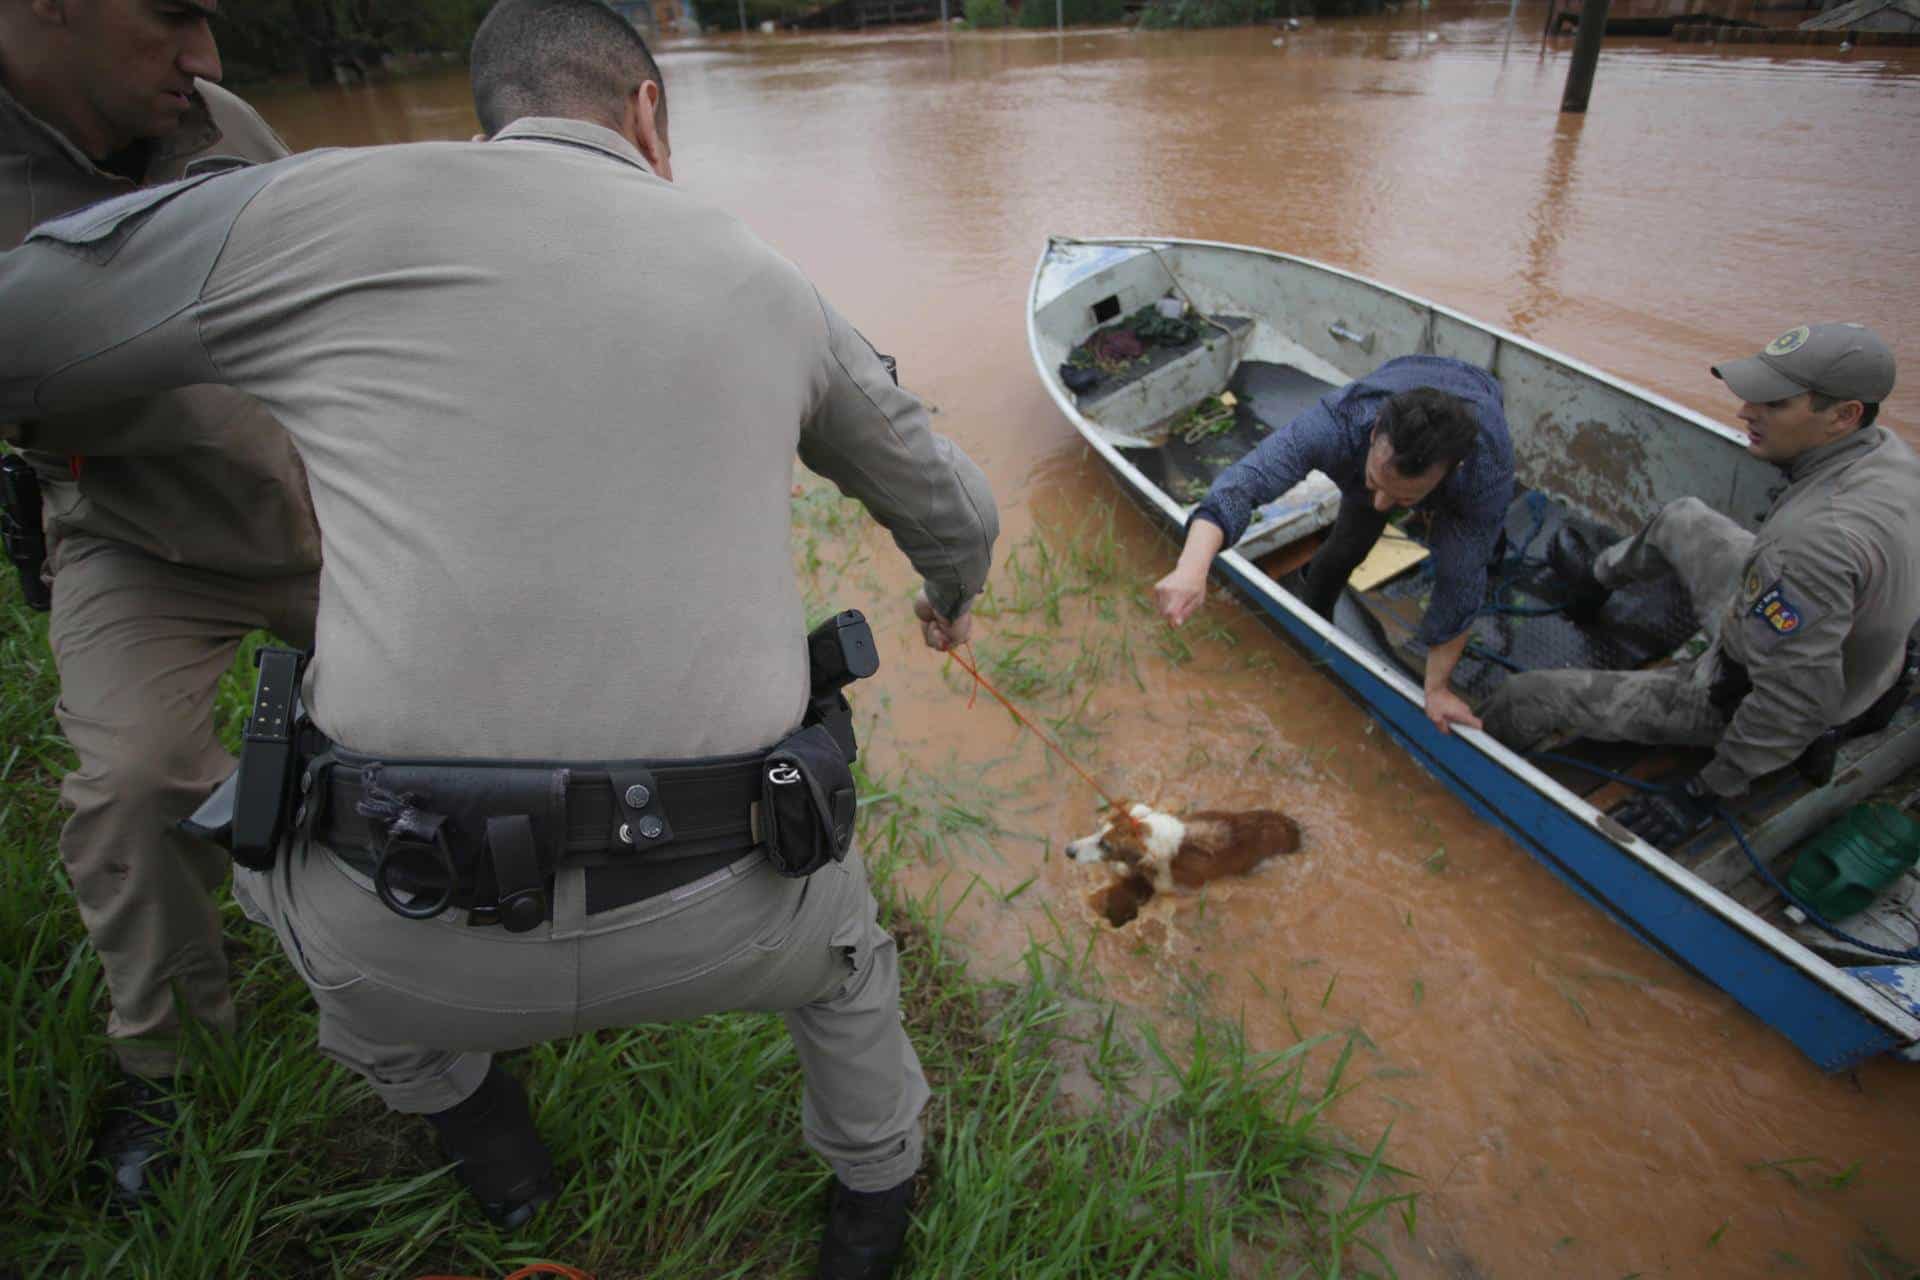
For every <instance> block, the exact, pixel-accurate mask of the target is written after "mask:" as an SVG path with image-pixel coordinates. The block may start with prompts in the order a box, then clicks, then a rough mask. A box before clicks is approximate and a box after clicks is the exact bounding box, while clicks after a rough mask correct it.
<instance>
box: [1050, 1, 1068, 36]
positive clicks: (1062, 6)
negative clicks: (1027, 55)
mask: <svg viewBox="0 0 1920 1280" xmlns="http://www.w3.org/2000/svg"><path fill="white" fill-rule="evenodd" d="M1053 29H1054V32H1055V33H1056V34H1059V35H1065V34H1066V30H1067V0H1053Z"/></svg>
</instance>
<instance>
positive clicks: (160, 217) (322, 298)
mask: <svg viewBox="0 0 1920 1280" xmlns="http://www.w3.org/2000/svg"><path fill="white" fill-rule="evenodd" d="M472 74H473V79H474V90H475V99H476V105H477V108H478V114H479V117H480V121H481V124H482V126H483V128H484V129H485V130H486V131H487V133H488V134H489V135H490V140H488V141H480V142H467V143H413V144H409V145H407V146H405V147H369V148H356V149H353V150H342V151H332V152H319V153H310V154H308V155H305V156H299V157H294V158H292V159H289V160H285V161H281V162H280V163H278V164H273V165H265V166H259V167H257V168H252V169H245V170H238V171H235V172H232V173H226V174H218V175H211V176H206V177H202V178H198V179H193V180H189V182H188V183H185V184H181V185H179V186H176V187H173V188H169V189H163V190H160V191H156V192H152V193H147V194H145V195H142V196H137V197H130V198H128V199H126V200H123V201H121V202H118V203H117V204H113V205H108V206H105V207H103V208H101V209H97V210H93V211H90V212H89V213H87V214H85V215H83V216H79V217H75V218H69V219H63V220H60V221H57V222H54V223H50V224H46V225H43V226H41V227H39V228H37V229H36V230H35V231H34V233H33V234H32V235H31V236H30V237H29V239H28V240H27V242H26V244H25V245H24V246H23V247H21V248H19V249H16V250H14V251H13V252H11V253H7V254H0V415H5V414H9V413H20V412H24V411H27V410H29V409H32V410H34V411H36V412H39V411H45V412H54V411H65V410H77V409H80V408H83V407H85V406H88V405H92V404H96V403H99V402H102V401H104V400H108V399H111V398H114V397H117V396H123V395H126V394H128V393H130V392H141V391H150V390H156V389H159V388H161V387H166V386H171V385H175V384H177V383H181V382H198V381H207V382H222V383H227V384H229V385H233V386H237V387H239V388H242V389H245V390H248V391H251V392H254V393H256V394H258V395H260V396H261V398H262V399H263V400H265V401H266V402H267V403H268V404H269V405H270V406H271V407H272V408H273V409H274V411H275V413H276V414H277V416H278V417H279V418H280V420H281V421H282V422H283V423H284V424H285V426H286V430H287V431H288V433H289V434H290V435H291V436H292V437H293V440H294V442H295V444H296V446H297V447H298V449H299V451H300V453H301V455H302V457H303V458H304V459H305V461H306V464H307V467H308V472H309V475H310V478H311V482H312V489H313V494H314V500H315V508H316V510H317V512H318V515H319V519H320V528H321V530H322V533H323V535H324V537H325V540H326V559H325V563H324V565H323V568H322V571H321V572H322V590H321V593H320V611H319V625H318V640H317V643H316V646H315V653H314V657H313V659H312V662H311V664H310V666H309V667H308V670H307V678H306V705H307V708H308V709H309V711H310V713H311V718H312V730H311V731H310V733H306V734H302V735H301V736H300V742H299V746H300V749H301V752H300V753H301V756H302V758H303V763H304V768H303V769H301V770H299V771H297V779H298V783H297V786H298V789H299V792H300V795H301V797H302V800H301V806H300V809H299V811H298V812H297V813H295V814H294V815H293V818H292V821H293V824H294V826H293V835H292V837H291V839H290V840H289V841H288V842H287V843H286V844H285V845H284V846H283V847H282V848H281V849H280V850H279V853H278V857H277V860H276V861H275V862H274V863H273V865H272V866H271V868H270V869H268V870H265V871H260V872H254V871H245V872H242V873H240V874H238V875H237V876H236V881H235V884H236V893H237V896H240V897H241V899H242V905H243V907H245V908H247V909H248V911H249V913H250V914H252V915H253V916H255V918H257V919H260V920H262V921H264V922H267V923H269V924H270V925H271V926H272V927H273V928H274V930H275V931H276V933H277V934H278V936H279V939H280V941H281V944H282V948H283V950H284V951H285V952H286V955H287V957H288V960H289V961H290V962H291V963H292V964H293V965H294V966H295V967H296V968H297V969H298V970H299V971H300V973H301V974H302V976H303V977H304V978H305V979H306V981H307V983H308V985H309V987H310V988H311V989H312V992H313V995H314V998H315V1001H316V1003H317V1004H318V1006H319V1012H320V1023H319V1038H320V1047H321V1049H322V1051H323V1052H325V1053H327V1054H328V1055H329V1056H331V1057H334V1058H336V1059H338V1060H339V1061H341V1062H343V1063H345V1064H346V1065H347V1066H349V1067H351V1068H352V1069H353V1070H355V1071H356V1072H358V1073H360V1074H361V1075H362V1076H364V1077H365V1078H366V1079H367V1080H368V1081H369V1083H370V1084H371V1085H372V1087H373V1089H374V1090H375V1092H377V1093H378V1094H379V1095H380V1097H381V1098H382V1100H383V1101H385V1102H386V1103H387V1105H388V1106H389V1107H390V1108H391V1109H393V1110H395V1111H400V1112H406V1113H414V1114H422V1115H425V1116H427V1117H428V1118H429V1119H430V1120H431V1121H432V1124H433V1127H434V1128H435V1130H436V1131H437V1133H438V1136H439V1138H440V1141H441V1143H442V1147H443V1150H444V1151H445V1152H446V1154H447V1156H448V1158H449V1159H450V1160H453V1161H456V1162H458V1163H459V1164H460V1174H461V1177H462V1178H463V1179H464V1180H465V1182H466V1184H467V1185H468V1187H469V1188H470V1189H471V1190H472V1191H473V1193H474V1194H475V1196H476V1197H477V1198H478V1199H479V1200H480V1201H481V1203H482V1205H483V1206H484V1207H485V1208H486V1210H487V1212H488V1213H489V1215H490V1216H492V1217H493V1218H495V1219H496V1220H497V1221H499V1222H502V1223H505V1224H507V1225H510V1226H511V1225H516V1224H518V1223H520V1222H522V1221H524V1220H525V1219H526V1218H527V1216H528V1215H529V1214H530V1213H531V1212H532V1211H533V1209H534V1208H535V1207H536V1206H537V1205H538V1204H539V1203H541V1202H542V1201H543V1200H545V1199H547V1198H550V1197H551V1196H552V1195H553V1194H554V1185H553V1171H552V1164H551V1160H550V1159H549V1157H548V1155H547V1153H546V1150H545V1148H544V1146H543V1145H542V1143H541V1142H540V1140H539V1137H538V1134H537V1133H536V1132H535V1131H534V1128H533V1124H532V1119H531V1116H530V1113H529V1105H528V1100H527V1097H526V1095H525V1093H524V1091H523V1090H522V1089H521V1087H520V1086H519V1085H518V1084H517V1083H516V1082H515V1081H514V1080H513V1079H512V1077H510V1076H508V1075H506V1074H505V1073H504V1072H502V1071H501V1070H500V1069H499V1068H498V1066H497V1065H494V1064H493V1061H492V1051H495V1050H501V1049H509V1048H513V1047H516V1046H520V1045H525V1044H529V1043H533V1042H537V1041H540V1040H544V1039H550V1038H553V1037H558V1036H567V1035H573V1034H577V1033H580V1032H583V1031H590V1030H593V1029H595V1028H600V1027H609V1026H623V1025H630V1024H633V1023H637V1022H643V1021H659V1020H664V1019H670V1018H684V1017H693V1016H697V1015H699V1014H703V1013H707V1012H710V1011H715V1010H721V1009H752V1010H765V1011H777V1012H780V1013H782V1014H783V1016H784V1017H785V1020H786V1023H787V1026H788V1028H789V1030H790V1032H791V1034H792V1037H793V1040H794V1043H795V1047H796V1050H797V1056H798V1062H799V1067H800V1069H801V1071H802V1073H803V1074H804V1077H805V1093H804V1108H803V1133H804V1136H805V1138H806V1140H807V1142H808V1144H809V1145H810V1146H811V1147H812V1148H813V1149H814V1150H815V1151H816V1152H817V1153H819V1154H820V1155H821V1156H822V1157H823V1158H824V1159H825V1160H826V1161H827V1163H828V1164H829V1165H830V1166H831V1167H832V1169H833V1172H834V1174H835V1177H834V1179H833V1181H832V1184H831V1186H832V1203H831V1209H830V1212H829V1215H828V1230H827V1234H826V1236H825V1238H824V1241H823V1245H822V1264H821V1265H822V1273H823V1274H827V1275H833V1276H842V1275H845V1276H872V1277H877V1276H882V1275H885V1274H888V1273H890V1271H891V1269H892V1266H893V1258H894V1256H895V1255H896V1254H897V1253H898V1251H899V1249H900V1246H901V1243H902V1241H903V1239H904V1236H905V1233H906V1226H907V1216H906V1215H907V1208H908V1197H909V1194H910V1186H911V1180H912V1177H913V1174H914V1171H915V1169H916V1168H917V1167H918V1165H919V1162H920V1153H921V1134H920V1129H919V1115H920V1112H921V1109H922V1107H923V1106H924V1104H925V1102H926V1101H927V1097H928V1089H927V1084H926V1081H925V1079H924V1077H923V1076H922V1074H921V1071H920V1066H919V1063H918V1061H917V1059H916V1057H915V1055H914V1051H913V1047H912V1045H911V1044H910V1043H909V1042H908V1040H907V1037H906V1034H905V1031H904V1028H903V1027H902V1025H901V1019H900V1012H899V983H898V971H897V964H896V957H895V951H894V944H893V942H892V940H891V939H890V938H889V937H888V936H887V934H886V933H885V932H884V931H883V930H882V929H881V928H880V927H879V925H878V923H877V922H876V912H875V904H874V900H873V897H872V895H871V893H870V892H869V890H868V887H867V881H866V875H865V872H864V869H863V868H862V865H861V862H860V859H859V855H858V853H857V852H853V853H847V852H846V846H845V843H844V840H845V838H846V837H847V836H848V835H849V834H850V831H851V824H852V799H853V797H852V792H851V790H850V788H851V786H852V777H851V774H850V772H847V771H846V761H845V760H844V759H840V760H839V769H840V770H841V775H840V776H839V777H834V776H833V775H832V774H831V773H830V771H829V768H828V766H829V764H830V763H831V762H829V761H826V760H825V759H823V757H822V755H821V754H820V752H819V747H820V741H819V738H818V737H817V736H816V737H814V738H813V739H812V740H811V741H810V742H809V740H808V730H806V729H801V728H798V726H800V725H801V724H802V721H803V719H805V718H806V712H807V709H808V707H809V704H810V695H809V680H808V665H809V664H808V646H807V645H806V644H805V643H804V640H803V623H804V617H803V612H802V604H801V599H800V593H799V589H798V586H797V584H796V582H795V579H794V571H793V565H792V555H791V551H790V545H789V544H790V532H791V530H790V525H791V503H790V497H789V489H790V485H791V481H792V469H793V459H794V455H795V452H796V450H797V452H798V454H799V457H800V460H801V461H802V462H803V463H804V464H806V465H807V466H808V467H810V468H811V469H812V470H814V471H816V472H818V473H820V474H822V475H824V476H826V477H828V478H829V479H831V480H832V481H833V482H834V483H836V484H837V485H838V486H839V487H840V488H841V489H842V490H843V491H844V492H846V493H848V494H851V495H852V496H854V497H856V498H858V499H859V500H861V501H862V502H863V503H864V504H865V505H866V507H867V508H868V510H869V511H870V512H871V513H872V514H873V515H874V516H875V518H876V519H878V520H879V521H880V522H881V523H882V524H883V525H884V526H885V527H886V528H887V529H888V530H889V531H890V532H891V533H892V535H893V537H894V540H895V542H896V544H897V545H898V546H899V547H900V548H901V550H902V551H903V552H904V553H905V555H906V557H907V558H908V560H909V561H910V562H911V563H912V565H913V567H914V568H915V570H916V571H917V572H918V574H919V576H920V578H921V580H922V583H923V594H922V596H921V598H920V600H919V602H918V603H917V605H916V608H915V612H916V613H917V614H918V615H919V617H920V620H921V623H922V626H923V629H924V634H925V636H926V639H927V642H928V643H929V644H930V645H932V646H933V647H935V648H945V647H947V646H949V645H951V644H953V643H957V642H958V641H959V640H962V639H964V638H965V636H966V634H967V632H968V630H969V628H970V618H969V615H968V613H967V610H968V606H969V603H970V602H971V600H972V599H973V597H974V596H975V595H976V594H977V593H978V592H979V591H980V589H981V587H982V585H983V583H984V579H985V575H986V573H987V569H988V565H989V561H990V557H991V549H992V544H993V541H994V539H995V537H996V535H997V531H998V520H997V515H996V512H995V507H994V503H993V498H992V495H991V493H990V492H989V490H988V488H987V485H986V481H985V478H984V476H982V474H981V473H980V471H979V469H978V468H977V467H976V466H974V465H973V463H972V462H970V461H969V460H968V459H967V458H966V457H965V455H963V454H962V453H961V452H960V451H959V450H958V449H956V448H955V447H954V446H953V445H952V444H951V443H949V442H948V441H946V440H944V439H942V438H940V437H938V436H936V435H934V434H933V432H932V431H931V430H930V429H929V420H928V415H927V413H926V410H925V408H924V407H923V406H922V405H921V404H920V402H919V401H918V400H916V399H915V398H914V397H913V396H911V395H910V394H908V393H907V392H905V391H903V390H901V389H900V388H899V387H898V386H897V385H896V384H895V382H894V381H893V380H892V378H891V377H890V376H889V373H888V369H887V367H886V365H885V363H884V362H883V361H882V359H881V358H880V357H879V356H878V355H876V354H875V352H874V350H873V348H872V347H871V346H869V345H868V343H867V342H866V341H865V339H863V338H862V337H861V336H860V335H859V333H857V332H856V331H855V330H854V329H853V328H852V327H851V326H850V325H849V324H848V323H847V322H846V321H845V320H844V319H843V318H841V316H840V315H839V314H838V313H837V312H836V311H834V310H833V308H832V307H830V306H829V305H827V303H826V302H825V301H824V300H823V299H822V298H821V297H820V296H819V294H818V293H817V292H816V291H815V290H814V288H813V287H812V285H810V284H809V283H808V282H807V280H806V278H805V277H804V276H802V275H801V274H800V272H799V271H798V270H796V269H795V268H794V267H793V265H792V264H790V263H788V262H787V261H785V260H784V259H783V258H781V257H780V256H779V255H778V254H776V253H774V252H773V251H772V250H771V249H769V248H768V247H767V246H766V245H765V244H764V243H762V242H761V241H760V240H759V239H758V238H756V237H755V236H754V235H753V234H751V233H750V232H749V231H748V230H747V229H746V227H745V226H744V225H742V224H741V223H740V222H739V220H737V219H736V218H733V217H731V216H730V215H728V214H727V213H725V212H724V211H722V210H720V209H717V208H715V207H714V206H712V205H710V204H708V203H706V202H705V201H703V200H701V199H699V198H698V197H696V196H693V195H690V194H688V193H686V192H684V191H682V190H681V189H680V188H678V187H676V186H674V185H673V182H672V165H671V159H670V148H669V143H668V132H667V123H668V121H667V100H666V90H665V87H664V81H663V79H662V77H661V74H660V70H659V68H658V67H657V66H656V65H655V63H654V60H653V58H652V56H651V54H650V53H649V52H648V50H647V48H646V45H645V43H644V42H643V41H642V40H641V39H640V37H639V36H638V34H637V33H635V32H634V30H633V29H632V28H631V27H630V26H629V25H628V24H627V23H626V22H625V21H623V20H621V19H620V18H619V17H617V16H616V15H615V14H614V13H613V12H612V11H611V10H609V9H607V8H606V7H605V6H604V5H602V4H600V3H598V0H501V3H499V4H497V5H496V6H495V7H494V9H493V10H492V12H491V13H490V14H489V15H488V17H487V19H486V21H485V22H484V23H483V25H482V26H481V29H480V31H479V33H478V34H477V35H476V37H475V40H474V46H473V52H472ZM56 300H58V305H55V301H56ZM264 692H265V691H264V690H263V691H262V694H263V695H264ZM275 696H276V697H278V696H280V695H279V694H278V693H276V694H275ZM263 700H264V698H263V697H262V698H261V699H259V700H257V704H256V705H258V701H263ZM273 732H274V726H272V725H268V726H265V727H264V728H262V729H261V734H262V735H263V740H266V739H268V738H271V737H272V735H273ZM796 761H797V762H798V764H797V766H796V764H795V762H796ZM774 762H777V763H774ZM768 765H771V767H766V766H768ZM247 768H248V766H247V765H246V764H245V763H243V766H242V776H241V783H242V784H243V799H244V793H245V785H244V784H246V782H247V780H248V779H247V774H246V770H247ZM809 771H816V772H809ZM796 780H803V781H805V782H806V783H807V786H806V787H805V788H794V789H790V790H787V791H784V792H782V791H778V790H777V789H778V788H781V787H788V786H789V784H791V783H793V782H795V781H796ZM816 782H817V783H818V784H819V785H818V786H817V787H815V785H814V784H815V783H816ZM782 796H786V797H788V798H789V799H790V800H791V801H792V807H791V808H789V807H787V806H788V803H789V801H788V800H783V799H782V798H781V797H782ZM809 797H811V800H809ZM789 814H792V815H795V816H796V820H795V824H794V825H792V826H790V825H789V822H788V818H789ZM809 814H814V815H830V820H827V819H826V818H822V820H821V821H819V822H816V823H814V824H813V825H811V826H809V825H808V824H807V821H806V818H807V815H809ZM236 831H237V826H236ZM827 844H831V845H832V846H833V848H834V850H835V851H836V852H838V853H839V854H841V855H844V860H838V861H835V860H830V859H829V860H825V861H821V860H820V859H818V858H814V857H811V856H808V855H810V854H811V853H812V852H817V851H818V850H820V849H822V848H824V847H826V845H827ZM235 848H236V851H238V849H239V845H238V843H237V842H236V846H235ZM776 853H778V854H779V855H780V858H779V862H778V866H779V868H781V869H784V870H786V871H790V872H800V871H809V870H810V871H811V874H807V875H804V876H802V875H798V874H794V875H783V874H779V873H777V871H776V862H775V854H776ZM796 853H797V854H799V855H802V856H801V859H800V861H798V862H794V861H792V858H793V855H794V854H796ZM396 862H397V863H400V864H401V866H400V870H399V871H398V872H395V868H394V864H395V863H396ZM575 1105H604V1106H611V1107H622V1106H628V1105H631V1103H630V1101H629V1100H628V1099H625V1098H604V1099H591V1100H588V1099H580V1100H575Z"/></svg>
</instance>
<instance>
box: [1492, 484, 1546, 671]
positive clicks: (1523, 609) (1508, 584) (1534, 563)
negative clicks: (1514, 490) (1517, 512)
mask: <svg viewBox="0 0 1920 1280" xmlns="http://www.w3.org/2000/svg"><path fill="white" fill-rule="evenodd" d="M1526 503H1527V510H1529V511H1531V512H1532V513H1533V521H1532V523H1531V524H1530V525H1529V526H1528V528H1527V536H1526V537H1525V538H1523V539H1522V540H1521V542H1520V547H1519V549H1518V550H1516V551H1511V552H1509V553H1508V554H1507V557H1506V559H1505V561H1503V562H1502V564H1501V566H1500V570H1499V573H1500V577H1499V579H1498V580H1497V581H1495V582H1494V584H1493V587H1492V589H1491V590H1489V591H1488V592H1487V594H1488V596H1489V597H1491V598H1492V600H1494V601H1498V600H1501V599H1502V598H1504V597H1505V596H1506V594H1507V592H1508V591H1510V590H1512V588H1513V580H1514V579H1515V578H1518V577H1519V576H1520V575H1521V574H1522V573H1525V572H1526V571H1527V570H1528V569H1532V568H1537V567H1538V566H1540V565H1542V564H1544V563H1546V561H1545V560H1544V559H1543V558H1542V557H1539V556H1530V555H1528V554H1527V550H1528V549H1529V548H1530V547H1532V546H1533V541H1534V539H1535V538H1538V537H1539V536H1540V531H1541V530H1542V529H1544V528H1546V525H1547V500H1546V498H1545V497H1543V496H1542V495H1541V494H1540V492H1539V491H1538V490H1529V491H1528V492H1527V496H1526ZM1565 608H1566V606H1565V605H1558V604H1547V605H1527V604H1498V603H1490V604H1483V605H1481V606H1480V607H1479V609H1477V610H1475V611H1474V617H1476V618H1484V617H1488V616H1505V617H1513V618H1544V617H1548V616H1550V615H1552V614H1556V613H1560V612H1562V611H1564V610H1565ZM1479 656H1480V657H1483V658H1484V657H1487V656H1488V655H1487V654H1486V653H1485V652H1482V653H1481V654H1480V655H1479ZM1493 661H1496V662H1497V661H1499V659H1497V658H1496V659H1493ZM1501 665H1502V666H1506V665H1507V664H1506V663H1501ZM1509 670H1513V671H1518V670H1521V668H1519V667H1510V668H1509Z"/></svg>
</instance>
